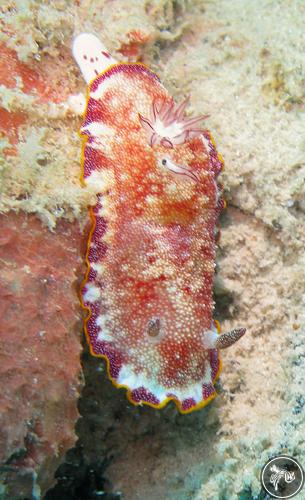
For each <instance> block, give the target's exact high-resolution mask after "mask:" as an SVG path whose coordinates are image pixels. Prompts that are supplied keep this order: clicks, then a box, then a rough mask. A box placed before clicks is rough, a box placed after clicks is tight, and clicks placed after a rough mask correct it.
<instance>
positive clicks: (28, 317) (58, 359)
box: [0, 211, 81, 498]
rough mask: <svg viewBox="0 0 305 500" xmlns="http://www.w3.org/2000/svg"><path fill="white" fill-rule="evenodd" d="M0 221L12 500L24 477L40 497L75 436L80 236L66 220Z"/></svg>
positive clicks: (2, 370)
mask: <svg viewBox="0 0 305 500" xmlns="http://www.w3.org/2000/svg"><path fill="white" fill-rule="evenodd" d="M0 222H1V235H0V258H1V270H0V285H1V286H0V304H1V305H0V312H1V327H2V328H1V332H0V350H1V358H0V359H1V362H0V377H1V393H0V424H1V426H0V459H1V462H2V463H4V464H5V463H9V464H10V465H11V471H12V481H11V482H12V484H11V487H12V488H14V491H16V490H15V488H16V489H17V490H18V495H17V496H18V498H19V494H20V492H21V491H22V492H23V494H24V497H25V496H26V497H27V498H30V495H29V494H26V493H25V491H27V490H25V491H24V490H23V489H22V485H23V483H24V482H26V480H25V478H26V477H27V475H30V474H32V475H33V477H36V478H37V482H38V484H39V487H40V488H41V492H42V494H43V493H44V492H45V491H46V490H47V489H48V488H49V487H50V486H51V484H52V483H53V481H54V472H55V470H56V468H57V467H58V465H59V463H60V462H61V461H62V460H63V458H64V456H65V452H66V451H67V450H68V449H69V448H70V447H71V446H73V444H74V442H75V439H76V436H75V431H74V426H75V422H76V420H77V418H78V410H77V399H78V395H79V389H80V378H79V377H80V370H81V367H80V360H79V356H80V351H81V344H80V338H79V329H80V328H79V321H80V311H79V307H78V301H77V294H76V283H75V281H76V280H77V274H78V273H77V268H78V267H80V266H81V252H80V249H79V241H80V233H79V227H78V226H77V225H76V224H74V225H73V224H71V223H68V222H61V223H59V224H58V226H57V228H56V230H55V231H54V232H53V233H51V232H50V231H49V230H48V229H47V228H46V227H44V226H43V224H42V223H41V222H40V221H39V220H38V219H37V218H35V216H34V215H24V214H16V213H15V212H13V211H11V212H10V213H9V214H2V215H1V218H0ZM20 450H21V451H22V453H20ZM8 472H10V471H9V470H8ZM7 482H9V483H10V481H7ZM28 486H30V483H29V485H28ZM7 487H8V488H10V487H9V486H7ZM13 497H14V498H17V497H16V496H15V495H14V494H13V492H12V491H11V492H10V495H9V496H8V497H5V498H13Z"/></svg>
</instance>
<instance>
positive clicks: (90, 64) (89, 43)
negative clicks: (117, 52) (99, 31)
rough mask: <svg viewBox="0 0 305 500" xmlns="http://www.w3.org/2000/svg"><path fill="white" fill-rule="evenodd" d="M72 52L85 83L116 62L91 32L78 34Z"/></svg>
mask: <svg viewBox="0 0 305 500" xmlns="http://www.w3.org/2000/svg"><path fill="white" fill-rule="evenodd" d="M72 52H73V56H74V59H75V60H76V62H77V64H78V65H79V67H80V70H81V72H82V74H83V77H84V79H85V80H86V82H87V83H89V82H91V80H93V79H94V78H96V77H97V76H98V75H99V74H100V73H102V72H103V71H105V70H106V69H107V68H108V67H109V66H111V65H112V64H115V63H116V62H117V61H116V60H115V59H113V57H111V55H110V54H109V52H108V51H107V49H106V47H105V46H104V45H103V44H102V42H101V41H100V40H99V39H98V38H97V37H96V36H95V35H92V34H91V33H81V34H80V35H78V36H77V37H76V38H75V39H74V41H73V46H72Z"/></svg>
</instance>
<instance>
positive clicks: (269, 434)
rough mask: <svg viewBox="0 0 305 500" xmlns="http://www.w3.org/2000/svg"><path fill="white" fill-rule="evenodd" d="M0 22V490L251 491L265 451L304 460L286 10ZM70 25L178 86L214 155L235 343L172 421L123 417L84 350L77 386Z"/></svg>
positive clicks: (213, 6) (158, 3) (74, 79)
mask: <svg viewBox="0 0 305 500" xmlns="http://www.w3.org/2000/svg"><path fill="white" fill-rule="evenodd" d="M0 20H1V27H2V30H1V38H0V42H1V63H0V82H1V87H0V91H1V109H0V127H1V138H0V147H1V152H2V155H1V163H0V166H1V170H0V174H1V211H2V215H1V219H2V222H1V227H2V229H1V237H0V249H1V262H2V266H1V271H0V279H1V288H0V290H1V292H0V294H1V295H2V297H1V299H3V300H2V302H1V304H2V305H1V312H2V320H1V332H2V333H1V339H0V341H1V354H0V356H1V359H0V376H1V388H2V390H1V395H0V410H1V427H0V428H1V432H0V444H1V446H0V448H1V460H2V466H1V468H0V473H1V478H2V482H1V486H0V498H1V499H2V498H3V499H5V500H21V499H22V500H25V499H29V500H32V499H39V498H45V499H46V500H56V499H59V500H66V499H71V500H73V499H74V500H78V499H82V500H83V499H84V500H87V499H88V500H90V499H95V498H101V495H102V494H103V493H102V492H107V494H106V493H105V495H104V496H103V498H118V497H120V496H121V497H122V498H123V499H125V500H137V499H147V500H157V499H164V500H187V499H192V500H210V499H211V500H214V499H225V500H227V499H228V500H234V499H239V500H241V499H242V500H246V499H258V498H264V493H263V492H262V490H261V484H260V479H259V478H260V470H261V467H262V465H263V464H264V463H265V462H266V461H267V460H268V458H270V457H272V456H274V455H277V454H280V453H285V454H288V455H291V456H293V457H294V458H296V459H298V460H299V461H300V462H301V463H303V466H304V456H305V441H304V436H305V391H304V379H305V343H304V332H305V312H304V311H305V285H304V283H305V252H304V246H305V203H304V199H305V127H304V125H305V120H304V105H305V87H304V84H305V60H304V43H305V4H304V1H303V0H293V1H289V0H256V1H251V0H193V1H187V0H184V1H183V0H180V1H179V0H176V1H174V0H150V1H148V0H147V1H144V0H143V1H137V0H128V1H127V0H114V1H111V0H100V1H99V0H92V1H89V0H75V1H71V0H69V1H64V0H53V1H52V2H48V1H41V0H15V1H12V2H5V3H2V5H1V7H0ZM82 31H87V32H92V33H95V34H97V35H98V36H99V37H100V38H101V39H102V40H103V41H104V43H105V45H107V47H108V48H109V50H111V51H112V53H113V55H114V56H115V57H116V58H118V59H122V60H128V59H130V60H141V61H143V62H145V63H146V64H147V65H149V66H150V67H152V69H153V70H155V71H156V72H157V73H158V74H159V75H160V77H161V79H162V81H163V83H164V84H165V86H166V87H167V88H168V90H169V91H170V92H171V93H172V95H173V96H174V97H175V99H177V101H181V99H182V98H183V97H185V96H186V95H188V94H190V95H191V106H190V112H193V113H195V114H209V115H210V117H209V118H208V120H207V127H208V128H209V129H210V130H211V131H212V133H213V135H214V137H215V139H216V142H217V145H218V148H219V151H220V152H221V154H222V155H223V157H224V159H225V170H224V172H223V173H222V175H221V182H222V184H223V186H224V192H225V197H226V200H227V204H228V207H227V209H226V211H225V212H224V213H223V215H222V217H221V221H220V222H221V228H222V235H221V240H220V242H219V252H218V259H217V276H216V280H215V298H216V316H217V318H218V319H219V320H220V322H221V324H222V326H223V330H224V331H227V330H229V329H231V328H234V327H235V326H237V325H243V326H246V327H247V335H246V336H245V337H244V338H243V340H242V341H240V342H239V343H238V344H237V345H236V346H234V347H232V348H231V349H229V350H228V351H225V352H224V354H223V367H224V368H223V372H222V375H221V378H220V382H219V383H218V392H219V396H218V397H217V398H216V399H215V400H214V401H213V402H212V403H211V404H210V405H209V406H208V407H206V408H205V409H203V410H201V411H198V412H195V413H193V414H190V415H184V416H183V415H180V414H178V412H177V409H176V408H175V406H174V404H170V405H169V406H168V407H166V408H165V409H163V410H161V411H156V410H153V409H151V408H146V407H145V408H135V407H133V406H131V405H130V404H129V403H128V402H127V400H126V397H125V393H124V391H120V390H117V389H115V388H114V387H112V386H111V384H110V382H108V381H107V380H106V375H105V372H104V366H103V362H101V361H100V360H98V359H93V358H92V357H91V356H90V355H89V354H88V353H87V350H86V347H85V346H84V354H83V355H82V366H83V374H84V377H82V375H81V373H82V372H81V366H80V362H79V355H80V352H81V350H82V345H81V343H82V342H83V339H82V334H81V330H82V328H81V323H80V322H79V317H80V314H81V313H80V308H79V305H78V299H77V288H78V287H79V282H80V281H81V279H82V276H83V273H84V267H83V255H84V247H85V234H86V231H87V219H88V216H87V210H86V207H87V205H88V204H93V203H94V200H95V193H94V192H93V191H90V190H89V188H84V187H83V186H81V183H80V180H79V179H80V149H81V141H80V138H79V136H78V128H79V126H80V123H81V113H82V110H83V103H84V97H83V96H84V92H85V86H84V83H83V80H82V78H81V76H80V74H79V71H78V68H77V67H76V65H75V63H74V61H73V59H72V56H71V50H70V47H71V41H72V39H73V36H74V35H75V34H78V33H79V32H82ZM46 304H47V305H46ZM79 395H80V396H79ZM77 408H78V412H79V415H78V413H77ZM65 454H66V455H65ZM60 463H61V464H62V465H61V466H60V467H59V469H57V468H58V466H59V464H60ZM56 469H57V473H56V476H57V481H55V480H54V474H55V471H56ZM303 494H304V495H305V493H303ZM107 495H108V496H107ZM299 498H305V497H304V496H303V497H302V494H300V495H299Z"/></svg>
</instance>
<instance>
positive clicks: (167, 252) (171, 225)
mask: <svg viewBox="0 0 305 500" xmlns="http://www.w3.org/2000/svg"><path fill="white" fill-rule="evenodd" d="M74 54H75V57H76V59H77V62H78V63H79V65H80V67H81V69H82V72H83V74H84V76H85V79H86V80H87V81H88V82H90V80H91V79H93V80H92V82H91V83H90V85H89V88H88V102H87V109H86V113H85V119H84V123H83V125H82V128H81V133H82V134H83V135H84V136H85V138H86V139H85V142H84V160H83V169H84V171H83V177H84V181H85V183H86V184H87V185H90V184H91V185H92V184H93V185H94V186H95V189H96V191H97V192H98V193H99V195H98V199H97V204H96V206H95V207H94V208H93V209H92V210H91V216H92V221H93V224H92V230H91V234H90V238H89V243H88V252H87V264H88V271H87V275H86V279H85V283H84V285H83V290H82V297H83V305H84V306H85V307H86V308H87V309H88V311H89V315H88V318H87V320H86V331H87V336H88V340H89V343H90V346H91V350H92V353H93V354H94V355H96V356H102V357H105V358H106V360H107V362H108V371H109V376H110V378H111V380H112V381H113V382H114V383H115V384H116V385H117V386H119V387H126V388H127V389H128V397H129V399H130V401H132V402H133V403H135V404H142V403H146V404H149V405H151V406H153V407H162V406H164V405H165V404H166V403H167V402H168V401H169V400H171V399H173V400H175V402H176V403H177V406H178V408H179V410H180V411H181V412H184V413H186V412H189V411H192V410H193V409H196V408H199V407H202V406H204V405H205V404H206V403H207V402H208V401H210V400H211V399H212V398H213V397H214V396H215V394H216V393H215V389H214V385H213V383H214V381H215V379H216V378H217V376H218V374H219V371H220V360H219V356H218V348H221V347H227V346H228V345H231V344H232V343H233V342H235V341H236V340H237V339H238V338H239V337H240V336H241V335H243V334H244V332H245V330H244V329H239V330H236V331H233V332H231V333H230V334H224V335H219V334H218V333H217V328H216V325H215V323H214V321H213V318H212V312H213V299H212V288H213V277H214V262H215V227H216V223H217V218H218V215H219V212H220V210H221V208H222V207H223V201H222V198H221V195H220V192H219V188H218V186H217V182H216V178H217V176H218V174H219V172H220V170H221V168H222V160H221V158H220V156H219V155H218V154H217V152H216V149H215V145H214V143H213V140H212V138H211V135H210V133H209V132H208V131H206V130H202V129H200V128H198V122H199V121H201V120H202V119H203V118H204V117H200V119H197V118H195V119H188V118H185V114H184V111H185V107H186V104H187V101H184V103H183V104H182V105H180V106H179V107H175V104H174V101H173V99H172V98H171V97H170V96H169V94H168V93H167V91H166V90H165V88H164V87H163V86H162V85H161V83H160V81H159V78H158V77H157V76H156V75H155V74H154V73H152V72H151V71H150V70H149V69H148V68H147V67H146V66H144V65H142V64H128V63H118V64H117V63H115V61H114V60H113V59H112V58H111V56H110V55H109V54H108V53H107V52H106V51H105V48H104V47H103V46H102V44H100V42H99V41H98V40H97V39H96V38H95V37H93V35H86V34H83V35H80V37H79V38H78V39H76V42H75V46H74ZM90 63H91V64H90Z"/></svg>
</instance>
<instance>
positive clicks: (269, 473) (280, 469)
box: [261, 455, 304, 498]
mask: <svg viewBox="0 0 305 500" xmlns="http://www.w3.org/2000/svg"><path fill="white" fill-rule="evenodd" d="M261 482H262V485H263V487H264V489H265V490H266V492H267V493H269V495H270V496H271V497H272V498H292V497H294V496H295V495H297V494H298V493H299V492H300V491H301V489H302V488H303V485H304V471H303V469H302V467H301V465H300V464H299V462H298V461H297V460H295V458H292V457H288V456H286V455H280V456H278V457H275V458H272V459H271V460H269V461H268V462H267V463H266V464H265V465H264V467H263V468H262V472H261Z"/></svg>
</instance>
